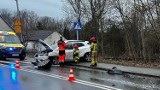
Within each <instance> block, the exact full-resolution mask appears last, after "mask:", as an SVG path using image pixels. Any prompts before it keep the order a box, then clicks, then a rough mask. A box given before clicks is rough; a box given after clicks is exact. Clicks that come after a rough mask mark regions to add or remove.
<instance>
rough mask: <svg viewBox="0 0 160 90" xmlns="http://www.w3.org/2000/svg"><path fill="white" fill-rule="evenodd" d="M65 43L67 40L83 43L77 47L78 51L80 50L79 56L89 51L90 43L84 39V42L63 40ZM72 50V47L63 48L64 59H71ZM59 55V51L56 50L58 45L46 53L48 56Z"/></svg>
mask: <svg viewBox="0 0 160 90" xmlns="http://www.w3.org/2000/svg"><path fill="white" fill-rule="evenodd" d="M65 42H66V43H67V42H73V43H83V44H84V46H82V47H79V52H80V54H79V55H80V57H84V55H85V54H86V53H89V52H90V45H89V44H88V41H85V42H78V41H77V42H76V40H66V41H65ZM73 50H74V49H66V50H65V53H66V57H65V61H70V60H73ZM58 55H59V51H58V47H57V48H56V49H55V50H53V51H52V52H50V53H49V54H48V56H49V57H58Z"/></svg>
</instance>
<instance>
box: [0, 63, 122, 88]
mask: <svg viewBox="0 0 160 90" xmlns="http://www.w3.org/2000/svg"><path fill="white" fill-rule="evenodd" d="M0 65H2V66H4V67H6V65H4V64H0ZM19 70H21V71H25V72H30V73H34V74H39V75H44V76H48V77H52V78H57V79H60V80H65V81H66V80H68V77H64V76H60V75H56V74H51V73H47V72H45V73H43V72H40V71H33V70H30V69H19ZM74 82H75V83H79V84H83V85H87V86H92V87H96V88H99V89H104V90H122V89H118V88H114V87H110V86H106V85H101V84H97V83H92V82H88V81H83V80H79V79H76V80H75V81H74Z"/></svg>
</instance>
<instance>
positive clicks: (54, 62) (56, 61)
mask: <svg viewBox="0 0 160 90" xmlns="http://www.w3.org/2000/svg"><path fill="white" fill-rule="evenodd" d="M58 64H59V61H58V57H54V58H53V65H58Z"/></svg>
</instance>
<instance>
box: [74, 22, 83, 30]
mask: <svg viewBox="0 0 160 90" xmlns="http://www.w3.org/2000/svg"><path fill="white" fill-rule="evenodd" d="M74 30H82V24H81V22H74Z"/></svg>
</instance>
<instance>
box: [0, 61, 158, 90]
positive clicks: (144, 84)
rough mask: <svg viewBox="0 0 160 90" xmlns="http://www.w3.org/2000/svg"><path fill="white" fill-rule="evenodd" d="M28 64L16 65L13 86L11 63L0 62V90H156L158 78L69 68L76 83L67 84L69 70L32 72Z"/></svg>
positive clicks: (65, 68)
mask: <svg viewBox="0 0 160 90" xmlns="http://www.w3.org/2000/svg"><path fill="white" fill-rule="evenodd" d="M30 61H31V59H30V60H25V61H23V62H20V64H21V69H20V70H18V71H17V70H16V71H17V74H16V75H17V81H16V83H15V82H13V81H12V78H11V77H12V76H14V77H15V75H14V73H12V72H11V71H12V69H11V70H10V68H9V66H8V64H9V63H11V62H15V61H14V60H8V61H0V63H2V64H1V65H0V68H1V69H0V73H1V74H2V76H4V77H5V80H1V78H0V81H1V82H0V84H1V87H0V90H15V89H16V90H118V89H123V90H160V84H159V83H160V79H159V78H151V77H142V76H135V75H110V74H107V73H106V72H105V71H101V70H95V69H88V68H80V67H73V72H74V76H75V78H76V81H75V82H69V81H68V76H69V69H70V67H69V66H64V67H59V66H58V65H55V66H53V67H52V68H51V70H45V71H44V70H37V69H35V68H34V67H33V66H32V64H31V63H30ZM6 62H7V63H8V64H6ZM4 65H5V66H4ZM13 70H14V69H13ZM12 74H13V75H12Z"/></svg>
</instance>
